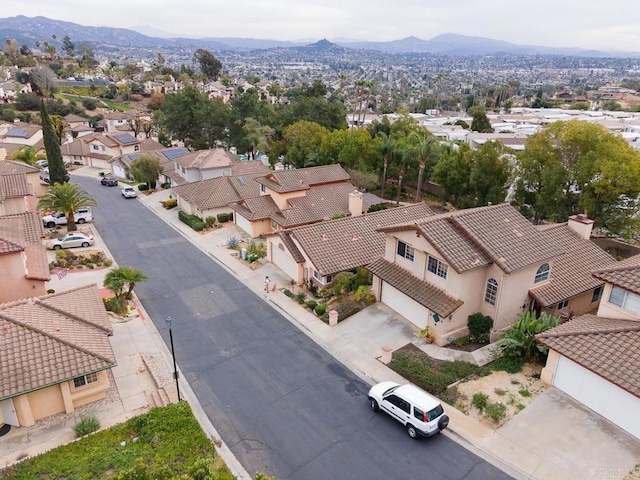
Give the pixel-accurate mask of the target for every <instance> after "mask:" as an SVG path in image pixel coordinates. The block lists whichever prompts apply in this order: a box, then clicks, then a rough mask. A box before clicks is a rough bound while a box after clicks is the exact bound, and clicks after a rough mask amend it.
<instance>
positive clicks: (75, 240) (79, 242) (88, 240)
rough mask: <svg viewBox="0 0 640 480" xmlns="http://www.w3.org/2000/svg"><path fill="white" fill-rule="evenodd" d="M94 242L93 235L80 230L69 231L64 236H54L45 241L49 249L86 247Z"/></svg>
mask: <svg viewBox="0 0 640 480" xmlns="http://www.w3.org/2000/svg"><path fill="white" fill-rule="evenodd" d="M94 243H95V239H94V238H93V235H87V234H86V233H82V232H75V233H69V234H67V235H65V236H64V237H59V238H54V239H53V240H49V241H48V242H47V248H48V249H49V250H60V249H61V248H72V247H88V246H90V245H93V244H94Z"/></svg>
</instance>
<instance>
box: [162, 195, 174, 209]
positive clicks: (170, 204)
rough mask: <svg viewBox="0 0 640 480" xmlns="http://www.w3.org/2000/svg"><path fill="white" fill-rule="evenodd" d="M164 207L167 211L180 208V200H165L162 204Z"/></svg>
mask: <svg viewBox="0 0 640 480" xmlns="http://www.w3.org/2000/svg"><path fill="white" fill-rule="evenodd" d="M162 206H163V207H164V208H166V209H167V210H171V209H172V208H175V207H177V206H178V200H177V199H175V198H170V199H169V200H165V201H164V202H162Z"/></svg>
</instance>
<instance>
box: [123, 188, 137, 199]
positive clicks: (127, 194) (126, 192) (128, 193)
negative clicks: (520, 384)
mask: <svg viewBox="0 0 640 480" xmlns="http://www.w3.org/2000/svg"><path fill="white" fill-rule="evenodd" d="M120 193H122V196H123V197H124V198H136V197H137V196H138V194H137V193H136V191H135V189H134V188H133V187H122V190H120Z"/></svg>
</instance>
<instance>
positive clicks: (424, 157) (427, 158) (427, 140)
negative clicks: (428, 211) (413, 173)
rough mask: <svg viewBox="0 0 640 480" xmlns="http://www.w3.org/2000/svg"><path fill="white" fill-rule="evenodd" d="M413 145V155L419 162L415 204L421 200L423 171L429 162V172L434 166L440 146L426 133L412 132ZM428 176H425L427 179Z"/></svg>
mask: <svg viewBox="0 0 640 480" xmlns="http://www.w3.org/2000/svg"><path fill="white" fill-rule="evenodd" d="M411 138H412V140H413V141H414V142H415V144H414V147H413V149H414V153H415V155H416V157H417V159H418V161H419V162H420V168H419V170H418V188H417V190H416V199H415V201H416V202H419V201H420V200H421V199H422V186H423V182H424V171H425V169H426V167H427V162H429V170H431V168H433V166H434V165H435V164H436V161H437V157H438V150H439V148H440V145H439V143H438V140H436V138H435V137H434V136H433V135H431V134H429V133H427V132H420V133H418V132H413V133H412V134H411ZM428 177H429V175H427V178H428Z"/></svg>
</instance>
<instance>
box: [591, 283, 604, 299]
mask: <svg viewBox="0 0 640 480" xmlns="http://www.w3.org/2000/svg"><path fill="white" fill-rule="evenodd" d="M602 290H604V286H602V285H600V286H599V287H598V288H596V289H595V290H594V291H593V296H592V297H591V303H595V302H599V301H600V299H601V298H602Z"/></svg>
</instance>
